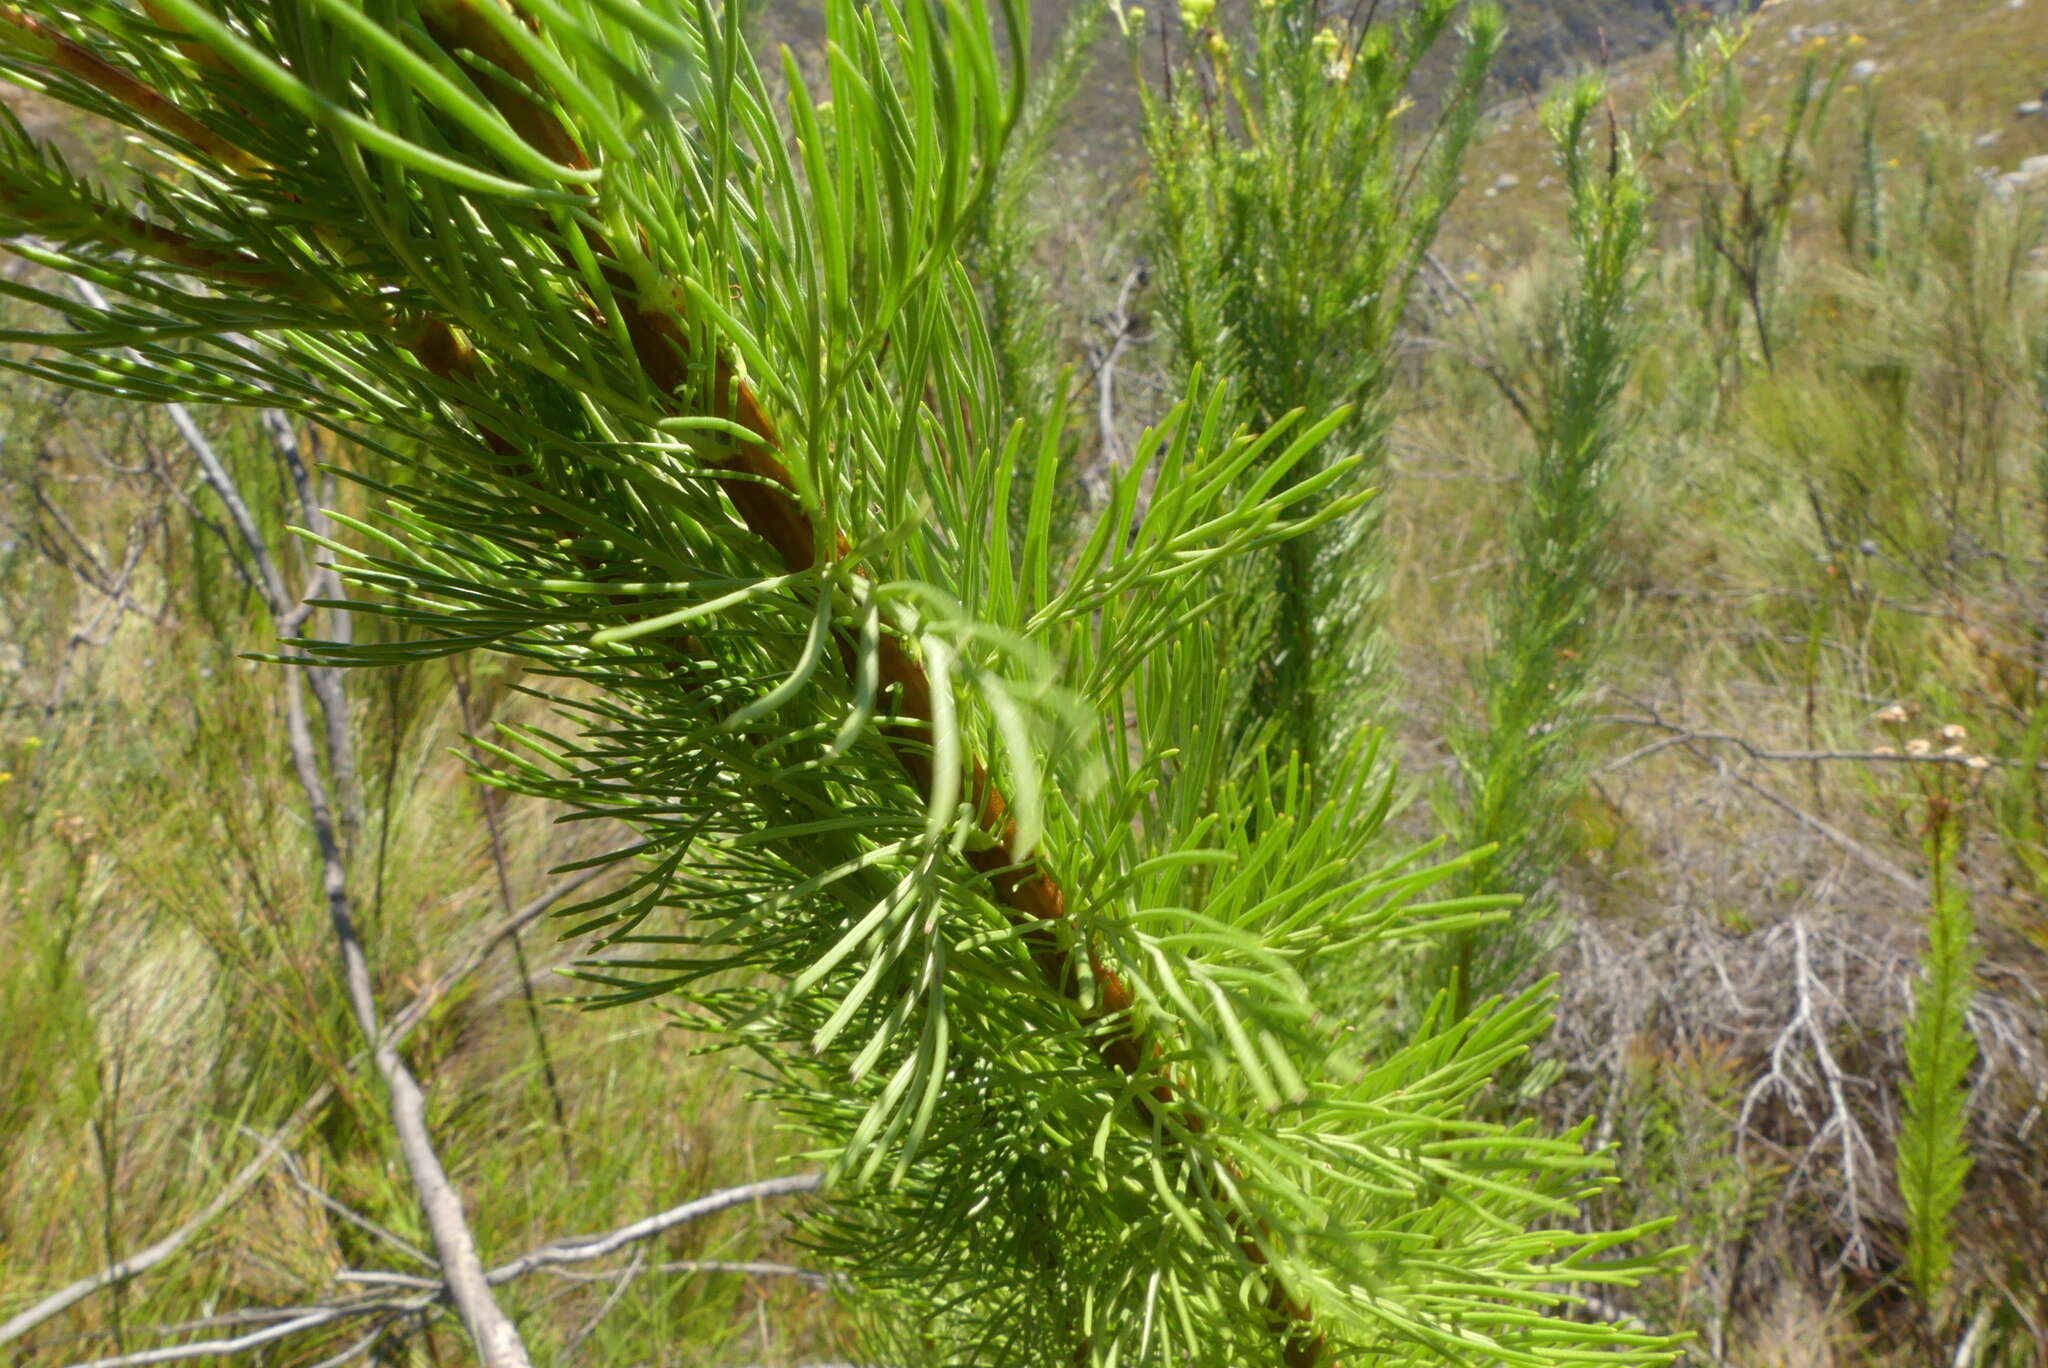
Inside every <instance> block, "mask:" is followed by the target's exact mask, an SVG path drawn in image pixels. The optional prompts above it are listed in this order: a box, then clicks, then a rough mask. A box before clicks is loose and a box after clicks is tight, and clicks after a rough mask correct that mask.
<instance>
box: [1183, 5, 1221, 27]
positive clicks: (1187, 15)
mask: <svg viewBox="0 0 2048 1368" xmlns="http://www.w3.org/2000/svg"><path fill="white" fill-rule="evenodd" d="M1215 17H1216V0H1181V6H1180V21H1181V23H1183V24H1185V25H1187V27H1188V31H1189V32H1190V33H1192V32H1194V31H1195V30H1197V29H1205V28H1207V27H1209V21H1210V20H1211V19H1214V18H1215Z"/></svg>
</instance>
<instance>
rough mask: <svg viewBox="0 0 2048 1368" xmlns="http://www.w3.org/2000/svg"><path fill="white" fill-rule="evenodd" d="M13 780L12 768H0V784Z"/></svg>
mask: <svg viewBox="0 0 2048 1368" xmlns="http://www.w3.org/2000/svg"><path fill="white" fill-rule="evenodd" d="M13 782H14V771H12V770H0V784H11V783H13Z"/></svg>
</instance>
